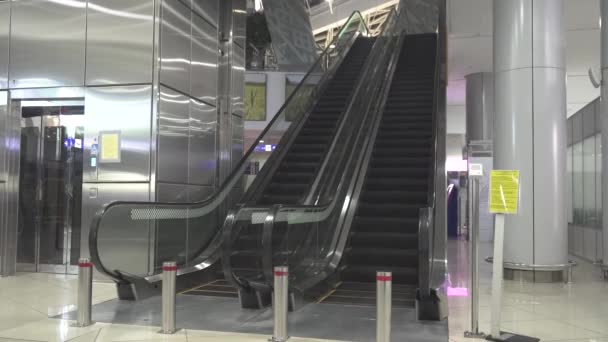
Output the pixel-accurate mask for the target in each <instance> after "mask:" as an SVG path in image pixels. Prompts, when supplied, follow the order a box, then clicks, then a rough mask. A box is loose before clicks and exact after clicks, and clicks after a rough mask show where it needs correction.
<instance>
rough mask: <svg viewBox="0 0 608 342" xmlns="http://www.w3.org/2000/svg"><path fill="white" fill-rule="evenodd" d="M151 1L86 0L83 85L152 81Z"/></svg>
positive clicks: (152, 26) (152, 16)
mask: <svg viewBox="0 0 608 342" xmlns="http://www.w3.org/2000/svg"><path fill="white" fill-rule="evenodd" d="M153 29H154V2H153V1H149V0H128V1H125V0H89V5H88V11H87V54H86V57H87V60H86V64H87V65H86V67H87V70H86V71H87V72H86V77H87V79H86V84H87V85H104V84H105V85H110V84H128V83H151V82H152V51H153V34H154V30H153Z"/></svg>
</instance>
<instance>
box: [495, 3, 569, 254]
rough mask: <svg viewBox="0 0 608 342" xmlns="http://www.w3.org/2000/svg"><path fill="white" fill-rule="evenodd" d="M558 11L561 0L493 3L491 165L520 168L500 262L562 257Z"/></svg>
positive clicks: (562, 88)
mask: <svg viewBox="0 0 608 342" xmlns="http://www.w3.org/2000/svg"><path fill="white" fill-rule="evenodd" d="M563 16H564V4H563V1H562V0H508V1H505V0H495V1H494V77H495V96H494V99H495V109H496V116H495V118H494V119H495V122H494V167H495V168H496V169H517V170H520V171H521V178H520V182H521V195H520V196H521V198H520V208H519V214H518V215H513V216H508V217H507V218H506V223H505V254H504V258H505V261H506V262H515V263H524V264H543V265H557V264H565V263H566V262H567V261H568V254H567V235H568V234H567V220H566V210H565V205H566V202H565V198H566V197H565V189H566V188H565V186H564V184H565V181H566V153H565V151H566V70H565V41H564V40H565V39H564V37H565V35H564V19H563Z"/></svg>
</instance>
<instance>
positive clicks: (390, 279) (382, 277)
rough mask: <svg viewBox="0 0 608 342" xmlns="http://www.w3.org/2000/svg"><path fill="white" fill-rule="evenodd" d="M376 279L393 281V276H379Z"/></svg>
mask: <svg viewBox="0 0 608 342" xmlns="http://www.w3.org/2000/svg"><path fill="white" fill-rule="evenodd" d="M376 280H377V281H392V280H393V277H392V276H377V277H376Z"/></svg>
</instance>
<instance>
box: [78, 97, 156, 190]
mask: <svg viewBox="0 0 608 342" xmlns="http://www.w3.org/2000/svg"><path fill="white" fill-rule="evenodd" d="M151 91H152V87H151V86H150V85H135V86H115V87H94V88H87V90H86V96H85V117H86V125H85V141H84V148H85V150H84V167H83V169H84V176H83V177H84V182H85V183H86V182H112V183H113V182H146V181H149V180H150V146H151V141H150V124H151V118H150V109H151V101H152V92H151ZM106 132H118V133H119V139H120V162H111V161H110V162H104V161H102V160H100V158H101V154H102V153H103V148H104V146H103V144H102V143H103V142H102V141H100V138H101V137H102V136H103V134H104V133H106Z"/></svg>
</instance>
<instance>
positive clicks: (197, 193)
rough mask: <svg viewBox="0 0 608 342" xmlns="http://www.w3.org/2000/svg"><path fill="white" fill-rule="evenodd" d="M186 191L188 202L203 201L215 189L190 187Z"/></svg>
mask: <svg viewBox="0 0 608 342" xmlns="http://www.w3.org/2000/svg"><path fill="white" fill-rule="evenodd" d="M188 189H189V190H188V198H189V201H190V202H199V201H203V200H205V199H207V198H209V197H210V196H211V195H213V193H214V192H215V188H214V187H211V186H195V185H191V186H190V187H189V188H188Z"/></svg>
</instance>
